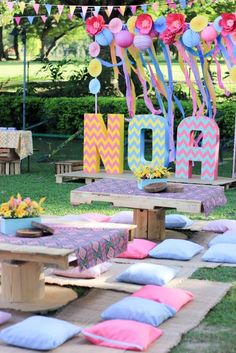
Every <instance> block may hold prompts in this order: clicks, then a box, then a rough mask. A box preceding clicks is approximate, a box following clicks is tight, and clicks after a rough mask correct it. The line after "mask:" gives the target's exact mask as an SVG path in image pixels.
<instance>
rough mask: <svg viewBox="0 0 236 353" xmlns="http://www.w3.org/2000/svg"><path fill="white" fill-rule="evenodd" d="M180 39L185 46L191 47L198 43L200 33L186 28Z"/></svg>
mask: <svg viewBox="0 0 236 353" xmlns="http://www.w3.org/2000/svg"><path fill="white" fill-rule="evenodd" d="M182 40H183V43H184V45H186V47H188V48H193V47H196V46H197V45H198V44H199V43H200V35H199V34H198V33H197V32H194V31H192V30H191V29H187V31H186V32H184V34H183V37H182Z"/></svg>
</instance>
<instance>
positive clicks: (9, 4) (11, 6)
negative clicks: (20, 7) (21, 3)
mask: <svg viewBox="0 0 236 353" xmlns="http://www.w3.org/2000/svg"><path fill="white" fill-rule="evenodd" d="M13 6H14V3H13V2H12V1H8V2H7V7H8V9H9V11H10V12H12V10H13Z"/></svg>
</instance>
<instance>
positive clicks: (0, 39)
mask: <svg viewBox="0 0 236 353" xmlns="http://www.w3.org/2000/svg"><path fill="white" fill-rule="evenodd" d="M2 59H6V55H5V53H4V45H3V27H1V26H0V61H2Z"/></svg>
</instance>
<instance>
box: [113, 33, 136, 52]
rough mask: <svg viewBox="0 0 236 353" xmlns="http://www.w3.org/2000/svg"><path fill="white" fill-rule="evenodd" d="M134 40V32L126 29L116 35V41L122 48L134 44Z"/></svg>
mask: <svg viewBox="0 0 236 353" xmlns="http://www.w3.org/2000/svg"><path fill="white" fill-rule="evenodd" d="M133 41H134V35H133V33H130V32H129V31H127V30H126V29H125V30H123V31H120V32H119V33H117V34H116V35H115V42H116V44H117V45H119V47H121V48H128V47H130V46H131V44H133Z"/></svg>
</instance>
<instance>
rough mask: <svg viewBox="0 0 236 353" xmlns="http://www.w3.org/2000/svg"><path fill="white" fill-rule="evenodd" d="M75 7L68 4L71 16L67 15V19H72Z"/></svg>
mask: <svg viewBox="0 0 236 353" xmlns="http://www.w3.org/2000/svg"><path fill="white" fill-rule="evenodd" d="M75 9H76V6H70V16H71V18H70V17H69V16H68V18H69V20H72V17H73V15H74V12H75Z"/></svg>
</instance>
